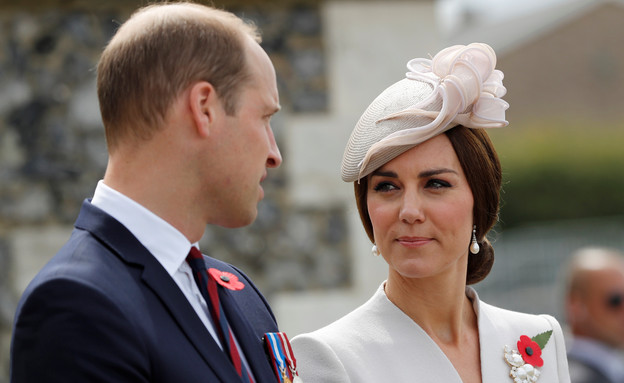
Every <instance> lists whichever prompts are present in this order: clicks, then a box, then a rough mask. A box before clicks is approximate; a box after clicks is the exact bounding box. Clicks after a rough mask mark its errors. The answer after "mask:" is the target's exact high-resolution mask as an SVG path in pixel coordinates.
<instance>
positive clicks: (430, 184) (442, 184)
mask: <svg viewBox="0 0 624 383" xmlns="http://www.w3.org/2000/svg"><path fill="white" fill-rule="evenodd" d="M426 187H427V188H432V189H442V188H448V187H451V184H450V183H448V182H446V181H443V180H438V179H431V180H429V181H427V186H426Z"/></svg>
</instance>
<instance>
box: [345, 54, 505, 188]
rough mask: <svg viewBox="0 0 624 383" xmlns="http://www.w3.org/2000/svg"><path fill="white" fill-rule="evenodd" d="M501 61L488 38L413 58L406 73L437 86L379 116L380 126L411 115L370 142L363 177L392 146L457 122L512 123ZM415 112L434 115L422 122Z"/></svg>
mask: <svg viewBox="0 0 624 383" xmlns="http://www.w3.org/2000/svg"><path fill="white" fill-rule="evenodd" d="M495 66H496V54H495V53H494V50H493V49H492V48H491V47H490V46H489V45H487V44H482V43H473V44H470V45H467V46H464V45H455V46H451V47H449V48H446V49H443V50H442V51H440V52H439V53H438V54H436V55H435V56H434V57H433V59H431V60H430V59H424V58H416V59H412V60H410V61H409V62H408V63H407V68H408V70H409V72H407V73H406V79H407V80H412V81H418V82H422V83H427V84H429V85H430V86H431V88H432V89H433V91H432V92H431V93H430V94H429V95H428V96H427V97H425V98H424V99H422V100H420V101H419V102H416V103H415V104H413V105H408V106H407V107H405V108H404V109H402V110H399V111H396V112H394V113H390V114H386V115H383V116H380V118H378V119H377V120H376V121H375V126H379V124H381V123H384V122H385V121H388V120H394V119H405V120H406V124H405V125H406V127H405V128H402V129H399V130H396V131H394V132H391V133H390V134H388V135H386V136H385V137H383V138H382V139H380V140H379V141H377V142H375V143H373V144H372V145H371V146H370V147H369V148H368V150H367V151H366V154H365V155H364V157H363V159H362V160H361V161H360V162H359V164H358V165H359V176H358V179H359V178H362V177H364V176H366V175H367V174H368V173H370V171H372V170H374V169H370V168H369V167H368V165H369V163H370V162H371V161H372V160H373V158H374V157H375V156H380V155H382V153H384V152H385V151H387V150H388V148H390V147H405V146H408V145H411V146H415V145H417V144H419V143H421V142H424V141H426V140H428V139H430V138H432V137H435V136H436V135H438V134H440V133H443V132H445V131H446V130H449V129H451V128H452V127H454V126H457V125H463V126H466V127H468V128H500V127H504V126H507V125H508V122H507V121H506V120H505V111H506V110H507V108H509V104H508V103H507V102H505V101H504V100H503V99H501V97H502V96H504V95H505V93H506V92H507V89H506V88H505V87H504V86H503V77H504V75H503V73H502V72H501V71H500V70H496V69H495ZM395 85H396V84H395ZM389 89H390V88H389ZM440 101H441V105H440ZM369 108H370V107H369ZM414 117H426V118H428V119H430V120H431V121H430V122H428V123H426V124H424V125H420V126H418V124H414V123H411V122H410V121H409V120H412V119H413V118H414ZM358 124H360V123H358ZM343 178H344V177H343Z"/></svg>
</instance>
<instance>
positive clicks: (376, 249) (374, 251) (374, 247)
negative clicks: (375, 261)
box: [371, 245, 381, 257]
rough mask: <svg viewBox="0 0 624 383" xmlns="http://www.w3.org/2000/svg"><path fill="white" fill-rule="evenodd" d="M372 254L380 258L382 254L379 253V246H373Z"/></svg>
mask: <svg viewBox="0 0 624 383" xmlns="http://www.w3.org/2000/svg"><path fill="white" fill-rule="evenodd" d="M371 253H373V255H374V256H375V257H379V256H380V255H381V252H379V249H378V248H377V245H373V247H372V248H371Z"/></svg>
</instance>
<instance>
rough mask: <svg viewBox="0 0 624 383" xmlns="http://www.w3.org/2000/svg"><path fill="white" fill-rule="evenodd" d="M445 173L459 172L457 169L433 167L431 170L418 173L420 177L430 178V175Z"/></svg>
mask: <svg viewBox="0 0 624 383" xmlns="http://www.w3.org/2000/svg"><path fill="white" fill-rule="evenodd" d="M443 173H453V174H458V173H457V171H455V170H453V169H448V168H440V169H431V170H425V171H422V172H420V173H419V174H418V177H419V178H428V177H432V176H437V175H438V174H443Z"/></svg>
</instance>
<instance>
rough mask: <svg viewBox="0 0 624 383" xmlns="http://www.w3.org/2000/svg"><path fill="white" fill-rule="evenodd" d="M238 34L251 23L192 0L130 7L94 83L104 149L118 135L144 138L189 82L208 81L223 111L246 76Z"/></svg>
mask: <svg viewBox="0 0 624 383" xmlns="http://www.w3.org/2000/svg"><path fill="white" fill-rule="evenodd" d="M245 36H250V37H251V38H252V39H254V40H255V41H256V42H258V43H259V42H260V41H261V38H260V35H259V32H258V30H257V28H256V27H255V26H254V25H253V24H251V23H248V22H245V21H243V20H242V19H240V18H238V17H237V16H236V15H234V14H232V13H230V12H227V11H223V10H219V9H215V8H210V7H207V6H203V5H199V4H192V3H167V4H165V3H163V4H153V5H150V6H147V7H144V8H141V9H139V10H138V11H136V12H135V13H134V14H133V15H132V16H131V17H130V19H129V20H128V21H127V22H126V23H124V24H123V25H122V26H121V27H120V28H119V30H118V31H117V33H116V34H115V36H114V37H113V38H112V39H111V41H110V42H109V44H108V46H107V47H106V48H105V49H104V52H103V53H102V56H101V59H100V62H99V64H98V69H97V70H98V73H97V88H98V98H99V102H100V111H101V114H102V121H103V123H104V126H105V130H106V139H107V142H108V147H109V151H110V150H112V149H114V148H116V147H117V145H118V144H119V141H120V140H121V138H124V139H128V138H130V139H133V140H139V141H140V140H145V139H149V138H150V137H151V136H152V134H153V133H154V132H155V131H156V130H158V129H159V128H160V127H161V126H162V124H163V122H164V119H165V118H166V115H167V113H168V111H169V108H170V107H171V105H172V103H173V102H174V101H175V100H176V98H177V97H178V96H179V95H180V93H181V92H182V91H183V90H185V89H186V88H187V87H188V86H190V85H191V84H193V83H194V82H196V81H207V82H209V83H210V84H212V86H213V87H214V88H215V90H216V93H217V95H218V96H219V97H220V99H221V101H222V102H223V105H224V108H225V111H226V113H227V114H229V115H233V114H234V113H235V112H236V100H237V97H238V95H239V90H240V88H241V84H243V83H244V82H245V80H246V79H248V77H249V73H248V72H249V71H248V70H247V68H246V65H245V64H246V57H245Z"/></svg>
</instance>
